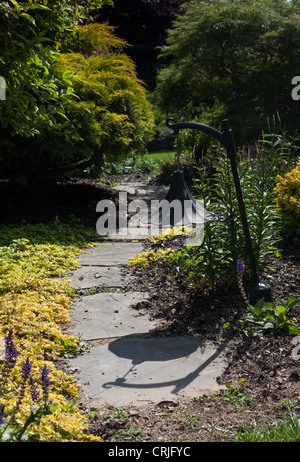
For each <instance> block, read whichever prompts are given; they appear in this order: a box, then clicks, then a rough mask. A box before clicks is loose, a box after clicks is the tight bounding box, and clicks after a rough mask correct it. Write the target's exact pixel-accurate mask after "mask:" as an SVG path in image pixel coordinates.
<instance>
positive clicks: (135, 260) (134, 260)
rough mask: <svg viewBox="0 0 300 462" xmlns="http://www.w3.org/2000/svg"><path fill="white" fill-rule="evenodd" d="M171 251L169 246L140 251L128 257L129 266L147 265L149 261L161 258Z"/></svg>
mask: <svg viewBox="0 0 300 462" xmlns="http://www.w3.org/2000/svg"><path fill="white" fill-rule="evenodd" d="M171 252H172V249H171V248H168V249H159V250H153V249H152V250H149V251H145V252H141V253H139V254H137V255H134V256H133V257H131V258H130V259H129V266H148V265H149V264H150V262H151V261H159V260H162V259H163V258H164V257H165V256H166V255H168V254H169V253H171Z"/></svg>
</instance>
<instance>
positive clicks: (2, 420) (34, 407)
mask: <svg viewBox="0 0 300 462" xmlns="http://www.w3.org/2000/svg"><path fill="white" fill-rule="evenodd" d="M17 358H18V351H17V348H16V347H15V345H14V338H13V332H12V330H11V331H10V332H9V333H8V335H7V336H6V337H5V354H4V359H3V364H2V368H1V367H0V442H1V441H21V439H22V438H23V439H24V438H27V434H26V431H27V428H28V427H29V425H30V424H31V423H32V422H39V421H40V419H41V418H42V417H43V416H44V415H47V414H49V413H51V409H50V402H49V386H50V379H49V369H48V368H47V366H46V365H45V366H44V367H42V368H41V370H40V383H37V382H36V381H35V380H34V378H33V376H32V373H31V371H32V362H31V361H30V360H29V358H27V359H26V360H25V361H23V363H22V367H21V371H20V379H21V380H20V385H19V388H18V394H17V400H16V404H15V406H14V408H13V410H10V411H7V412H6V405H5V404H4V402H3V398H4V395H5V394H7V392H8V386H7V385H8V381H9V379H10V375H11V373H12V371H13V369H14V368H15V367H16V365H17ZM40 388H41V390H42V398H41V396H40V394H41V391H40ZM27 389H28V390H29V393H30V396H31V400H32V403H31V412H30V415H29V416H28V418H27V419H26V421H25V423H24V425H23V427H21V428H18V426H17V425H16V419H15V418H16V415H17V414H18V412H19V410H20V406H21V403H22V402H23V400H24V397H25V393H26V390H27Z"/></svg>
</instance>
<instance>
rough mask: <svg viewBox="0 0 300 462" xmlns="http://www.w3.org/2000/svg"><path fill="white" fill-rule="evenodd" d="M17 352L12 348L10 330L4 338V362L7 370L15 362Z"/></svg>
mask: <svg viewBox="0 0 300 462" xmlns="http://www.w3.org/2000/svg"><path fill="white" fill-rule="evenodd" d="M17 357H18V351H17V349H16V348H15V346H14V342H13V334H12V330H11V331H10V332H9V334H8V335H7V336H6V337H5V361H6V364H7V366H8V367H9V369H12V368H13V367H14V366H15V364H16V361H17Z"/></svg>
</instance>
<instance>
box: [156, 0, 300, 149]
mask: <svg viewBox="0 0 300 462" xmlns="http://www.w3.org/2000/svg"><path fill="white" fill-rule="evenodd" d="M297 5H298V2H286V1H283V0H281V1H275V0H261V1H259V2H257V1H255V0H240V1H237V0H207V1H205V2H204V1H200V0H198V1H197V0H195V1H192V2H191V3H190V4H187V6H186V11H185V14H184V15H181V16H179V17H178V18H177V20H176V21H175V23H174V25H173V28H172V29H170V30H169V33H168V39H167V43H166V45H165V47H164V48H163V51H162V56H163V57H164V58H167V59H169V60H170V64H169V65H168V66H166V67H165V68H164V69H162V70H161V71H160V73H159V75H158V84H157V97H158V104H159V105H160V107H161V108H162V109H163V112H164V113H165V114H166V115H168V116H170V115H172V116H175V117H176V118H181V117H184V118H186V119H197V120H199V121H203V122H204V123H208V124H213V125H218V124H219V123H220V121H221V120H222V119H223V118H228V119H229V121H230V124H231V126H232V128H233V131H234V134H235V135H236V139H237V140H238V142H240V143H245V142H250V141H253V140H254V139H255V138H256V137H257V136H259V135H260V133H261V130H262V129H267V121H268V119H269V120H270V119H271V118H272V117H273V115H274V114H276V113H277V112H278V114H279V116H280V119H281V122H282V125H283V127H284V129H287V130H289V131H294V130H295V129H297V128H298V123H299V115H300V105H299V104H297V102H295V101H293V99H292V98H291V91H292V86H291V81H292V78H293V77H294V76H295V75H298V74H299V69H300V16H299V14H298V11H297ZM174 95H176V97H174Z"/></svg>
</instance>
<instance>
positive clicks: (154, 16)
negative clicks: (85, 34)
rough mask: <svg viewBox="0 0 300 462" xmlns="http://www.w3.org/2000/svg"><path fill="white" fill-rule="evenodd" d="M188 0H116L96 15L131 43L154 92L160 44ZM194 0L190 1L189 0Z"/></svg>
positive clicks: (133, 55)
mask: <svg viewBox="0 0 300 462" xmlns="http://www.w3.org/2000/svg"><path fill="white" fill-rule="evenodd" d="M186 1H187V0H114V5H113V6H112V5H106V6H104V7H103V8H101V9H100V10H99V11H97V13H96V14H94V15H93V17H94V19H95V21H97V22H98V21H100V22H101V23H103V22H105V21H108V22H109V23H110V24H111V25H112V26H115V27H116V28H117V30H116V33H117V34H118V36H119V37H122V38H123V39H125V40H126V41H127V42H128V43H130V45H131V46H130V47H129V48H128V50H127V53H128V54H129V56H130V57H131V58H132V59H133V61H134V63H135V64H136V67H137V73H138V76H139V78H140V79H142V80H143V81H144V82H145V83H146V84H147V87H148V89H149V90H150V91H152V90H153V89H154V87H155V80H156V74H157V70H158V66H159V65H160V63H159V62H158V60H157V57H158V54H159V47H161V46H162V45H163V44H164V43H165V39H166V34H167V29H168V28H169V27H170V26H171V24H172V21H173V20H174V19H175V18H176V15H178V14H180V12H181V11H182V5H183V3H186ZM188 1H190V0H188Z"/></svg>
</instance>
